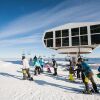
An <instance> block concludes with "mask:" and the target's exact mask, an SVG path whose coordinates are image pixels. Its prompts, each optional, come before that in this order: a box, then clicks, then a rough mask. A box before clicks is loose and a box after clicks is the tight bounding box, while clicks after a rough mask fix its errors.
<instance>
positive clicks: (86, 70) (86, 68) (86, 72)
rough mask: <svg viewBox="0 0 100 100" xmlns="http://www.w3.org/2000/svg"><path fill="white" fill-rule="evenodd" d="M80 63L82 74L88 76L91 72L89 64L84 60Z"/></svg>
mask: <svg viewBox="0 0 100 100" xmlns="http://www.w3.org/2000/svg"><path fill="white" fill-rule="evenodd" d="M81 65H82V70H83V73H84V75H86V76H88V77H90V76H91V75H92V74H93V72H92V70H91V68H90V66H89V65H88V64H86V63H85V62H82V63H81Z"/></svg>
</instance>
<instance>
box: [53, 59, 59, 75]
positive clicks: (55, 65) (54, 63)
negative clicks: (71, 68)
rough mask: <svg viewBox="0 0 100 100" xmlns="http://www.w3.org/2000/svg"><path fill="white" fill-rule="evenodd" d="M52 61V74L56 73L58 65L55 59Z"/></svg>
mask: <svg viewBox="0 0 100 100" xmlns="http://www.w3.org/2000/svg"><path fill="white" fill-rule="evenodd" d="M52 63H53V65H52V67H53V68H54V74H53V75H55V76H56V75H57V67H58V65H57V62H56V61H55V59H52Z"/></svg>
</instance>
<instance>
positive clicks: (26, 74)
mask: <svg viewBox="0 0 100 100" xmlns="http://www.w3.org/2000/svg"><path fill="white" fill-rule="evenodd" d="M22 64H23V68H22V72H23V79H24V80H25V79H29V80H33V78H32V77H31V75H30V72H29V62H28V60H27V59H26V58H25V56H22Z"/></svg>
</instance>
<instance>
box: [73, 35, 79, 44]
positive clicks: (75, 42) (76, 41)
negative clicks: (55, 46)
mask: <svg viewBox="0 0 100 100" xmlns="http://www.w3.org/2000/svg"><path fill="white" fill-rule="evenodd" d="M78 45H79V36H78V37H72V46H78Z"/></svg>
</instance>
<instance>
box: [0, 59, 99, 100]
mask: <svg viewBox="0 0 100 100" xmlns="http://www.w3.org/2000/svg"><path fill="white" fill-rule="evenodd" d="M21 67H22V66H21V65H18V64H12V63H10V62H2V61H0V100H100V94H93V95H87V94H81V93H80V91H81V90H82V89H83V88H84V85H83V84H82V83H81V80H76V82H75V83H73V82H70V81H69V80H68V72H66V71H63V69H61V67H60V68H59V71H58V74H59V76H55V77H53V76H52V75H51V74H47V73H46V72H45V73H44V74H41V75H39V76H34V80H35V81H28V80H21V79H22V73H21ZM31 73H32V72H31ZM95 73H96V72H95ZM66 77H67V79H66ZM95 80H96V82H97V84H100V79H97V78H96V77H95ZM99 88H100V87H99Z"/></svg>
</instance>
